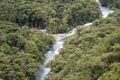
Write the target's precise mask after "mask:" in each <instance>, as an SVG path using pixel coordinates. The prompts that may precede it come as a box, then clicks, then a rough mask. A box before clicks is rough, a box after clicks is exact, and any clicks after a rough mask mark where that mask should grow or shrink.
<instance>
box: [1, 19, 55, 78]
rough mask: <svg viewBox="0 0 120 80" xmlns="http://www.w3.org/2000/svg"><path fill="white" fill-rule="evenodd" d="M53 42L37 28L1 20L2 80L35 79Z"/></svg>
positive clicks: (50, 37) (52, 39)
mask: <svg viewBox="0 0 120 80" xmlns="http://www.w3.org/2000/svg"><path fill="white" fill-rule="evenodd" d="M53 42H54V38H53V37H52V36H50V35H45V34H43V33H42V32H40V31H39V30H37V29H30V28H28V27H25V26H24V27H22V28H20V27H19V26H18V25H16V24H14V23H11V22H4V21H0V80H1V79H2V80H35V78H36V75H37V72H38V69H39V66H40V65H41V64H42V63H43V59H44V54H45V53H46V52H47V50H48V49H49V48H50V47H51V46H52V44H53Z"/></svg>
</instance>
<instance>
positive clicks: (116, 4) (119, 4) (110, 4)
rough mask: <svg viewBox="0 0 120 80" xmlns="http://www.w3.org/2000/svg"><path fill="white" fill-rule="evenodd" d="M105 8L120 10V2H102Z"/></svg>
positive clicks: (103, 0)
mask: <svg viewBox="0 0 120 80" xmlns="http://www.w3.org/2000/svg"><path fill="white" fill-rule="evenodd" d="M100 2H101V4H102V5H103V6H107V7H110V8H113V9H115V8H117V9H120V0H100Z"/></svg>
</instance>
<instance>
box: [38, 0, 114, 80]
mask: <svg viewBox="0 0 120 80" xmlns="http://www.w3.org/2000/svg"><path fill="white" fill-rule="evenodd" d="M96 2H98V3H99V5H100V10H101V12H102V17H103V18H106V17H107V16H108V14H110V13H112V12H114V11H113V10H111V9H109V8H106V7H103V6H101V3H100V2H99V0H96ZM90 25H92V23H87V24H85V25H83V26H90ZM75 30H76V29H73V30H72V31H70V32H69V33H64V34H54V35H53V36H54V37H55V39H56V43H55V44H54V45H53V47H52V48H51V49H50V50H49V51H48V52H47V54H45V59H44V64H43V66H40V71H39V72H38V76H37V77H36V80H44V78H45V76H46V75H47V74H48V73H49V72H50V71H51V68H50V67H45V66H44V65H46V64H47V63H48V62H50V61H51V60H53V59H54V56H55V55H57V54H59V50H60V49H61V48H62V47H63V45H64V41H65V39H66V38H67V37H69V36H71V35H73V34H75Z"/></svg>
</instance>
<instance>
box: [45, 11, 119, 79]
mask: <svg viewBox="0 0 120 80" xmlns="http://www.w3.org/2000/svg"><path fill="white" fill-rule="evenodd" d="M119 13H120V12H115V13H113V14H111V15H110V16H109V17H108V18H105V19H100V20H96V21H95V22H94V23H93V25H92V26H90V27H80V28H78V29H77V32H76V34H75V35H73V36H72V37H70V38H69V39H68V40H67V41H66V42H65V46H64V48H63V49H61V51H60V55H58V56H56V58H55V60H53V61H52V62H50V63H49V65H50V66H51V67H52V71H51V72H50V74H49V75H48V76H47V77H46V80H112V79H114V80H119V79H120V73H119V71H120V68H119V66H120V14H119ZM49 76H50V77H49Z"/></svg>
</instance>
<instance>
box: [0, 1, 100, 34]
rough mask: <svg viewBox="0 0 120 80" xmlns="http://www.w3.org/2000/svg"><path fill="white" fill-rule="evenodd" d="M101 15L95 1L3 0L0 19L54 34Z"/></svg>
mask: <svg viewBox="0 0 120 80" xmlns="http://www.w3.org/2000/svg"><path fill="white" fill-rule="evenodd" d="M88 8H89V9H88ZM100 17H101V13H100V9H99V6H98V4H97V3H96V2H95V1H87V0H85V1H82V0H17V1H16V0H12V1H10V0H5V1H4V0H1V3H0V20H2V21H11V22H15V23H17V24H19V25H20V26H24V25H27V26H29V27H34V28H40V29H47V30H48V32H50V33H65V32H68V31H69V30H71V29H72V28H73V27H75V26H77V25H80V24H83V23H87V22H91V21H94V20H95V19H96V18H97V19H98V18H100Z"/></svg>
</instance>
